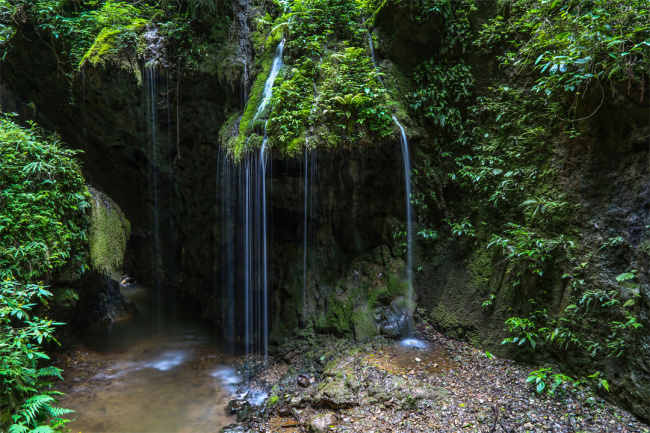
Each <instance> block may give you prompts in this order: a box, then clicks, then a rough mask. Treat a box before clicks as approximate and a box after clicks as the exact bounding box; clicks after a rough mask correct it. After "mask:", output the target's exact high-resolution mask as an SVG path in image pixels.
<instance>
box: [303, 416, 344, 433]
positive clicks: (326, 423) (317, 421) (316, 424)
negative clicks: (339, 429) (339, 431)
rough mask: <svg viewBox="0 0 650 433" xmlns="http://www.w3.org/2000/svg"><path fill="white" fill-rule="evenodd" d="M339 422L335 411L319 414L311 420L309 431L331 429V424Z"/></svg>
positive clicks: (318, 432)
mask: <svg viewBox="0 0 650 433" xmlns="http://www.w3.org/2000/svg"><path fill="white" fill-rule="evenodd" d="M337 423H338V421H337V419H336V416H335V415H334V414H333V413H328V414H324V415H318V416H316V417H315V418H314V419H312V420H311V421H309V431H310V432H314V433H323V432H326V431H328V430H329V427H330V426H336V424H337Z"/></svg>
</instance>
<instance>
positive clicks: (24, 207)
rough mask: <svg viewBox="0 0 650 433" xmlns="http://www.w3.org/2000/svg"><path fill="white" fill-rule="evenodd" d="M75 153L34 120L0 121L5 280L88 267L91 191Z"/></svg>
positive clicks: (0, 255)
mask: <svg viewBox="0 0 650 433" xmlns="http://www.w3.org/2000/svg"><path fill="white" fill-rule="evenodd" d="M75 154H76V152H75V151H72V150H69V149H65V148H63V147H62V146H61V145H60V143H59V141H58V138H57V137H55V136H52V137H45V136H44V133H43V131H41V130H40V129H38V128H37V127H36V126H35V125H34V124H31V126H30V127H29V128H22V127H20V126H18V125H16V124H15V123H13V122H12V121H11V120H9V119H7V118H4V119H0V167H1V170H0V238H1V239H2V243H1V244H0V278H2V279H6V278H14V279H19V280H22V281H33V280H35V279H36V278H38V277H41V276H43V275H50V274H51V273H52V272H56V271H58V270H60V269H61V268H62V267H63V266H64V265H65V264H68V265H69V266H72V267H73V270H76V271H77V272H83V270H84V269H85V268H86V259H85V256H84V245H85V241H86V234H85V229H86V226H87V224H88V220H87V216H86V214H85V209H86V208H87V207H88V206H89V205H88V196H89V195H88V192H87V190H86V187H85V185H84V183H85V180H84V178H83V176H82V175H81V171H80V168H79V165H78V164H77V162H76V161H75V160H74V159H73V158H74V156H75Z"/></svg>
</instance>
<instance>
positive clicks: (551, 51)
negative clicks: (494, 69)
mask: <svg viewBox="0 0 650 433" xmlns="http://www.w3.org/2000/svg"><path fill="white" fill-rule="evenodd" d="M500 8H501V10H502V13H501V14H499V15H498V16H496V17H495V18H494V19H492V20H490V21H489V22H488V23H486V24H485V25H484V28H483V30H482V38H481V41H482V42H481V43H482V44H484V45H493V44H498V43H500V42H506V41H508V42H512V43H513V44H512V45H511V48H510V49H509V50H508V51H507V52H506V53H505V55H503V57H502V58H501V60H502V62H503V64H504V65H512V66H513V67H515V68H517V69H520V70H533V71H535V72H536V76H537V77H538V78H537V80H536V82H535V85H534V86H533V89H534V90H535V91H536V92H542V93H544V94H545V95H546V96H551V95H556V94H560V93H564V92H570V93H573V94H575V95H576V98H575V101H574V103H573V104H572V106H571V111H572V112H573V113H575V111H576V105H577V103H578V101H579V99H578V98H577V95H578V94H580V93H584V92H586V91H587V90H588V88H589V87H590V86H591V87H595V86H596V85H601V83H602V82H605V81H627V82H628V86H631V85H632V84H633V83H641V85H642V87H643V85H644V80H645V77H647V75H648V70H649V68H650V60H649V59H648V55H647V52H648V47H649V46H650V11H649V10H648V8H647V2H646V1H645V0H623V1H619V0H594V1H590V2H577V1H573V0H517V1H513V2H511V1H507V2H506V1H502V2H500ZM628 90H629V87H628ZM603 92H604V91H603ZM642 93H643V92H642ZM603 96H604V95H603Z"/></svg>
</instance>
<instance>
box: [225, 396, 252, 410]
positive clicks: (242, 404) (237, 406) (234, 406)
mask: <svg viewBox="0 0 650 433" xmlns="http://www.w3.org/2000/svg"><path fill="white" fill-rule="evenodd" d="M250 406H251V405H250V403H249V402H248V401H246V400H244V399H241V398H238V399H234V400H230V401H229V402H228V406H227V407H226V410H227V411H228V413H230V414H235V413H239V412H241V411H242V410H244V409H245V408H246V407H249V408H250Z"/></svg>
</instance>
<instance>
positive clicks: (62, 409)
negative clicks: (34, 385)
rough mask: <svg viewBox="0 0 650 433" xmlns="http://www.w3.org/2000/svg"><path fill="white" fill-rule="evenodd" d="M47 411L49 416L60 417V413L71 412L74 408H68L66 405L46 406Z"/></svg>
mask: <svg viewBox="0 0 650 433" xmlns="http://www.w3.org/2000/svg"><path fill="white" fill-rule="evenodd" d="M47 412H48V413H49V414H50V416H53V417H57V418H58V417H60V416H61V415H65V414H66V413H72V412H74V410H72V409H68V408H66V407H52V406H50V407H48V408H47Z"/></svg>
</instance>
